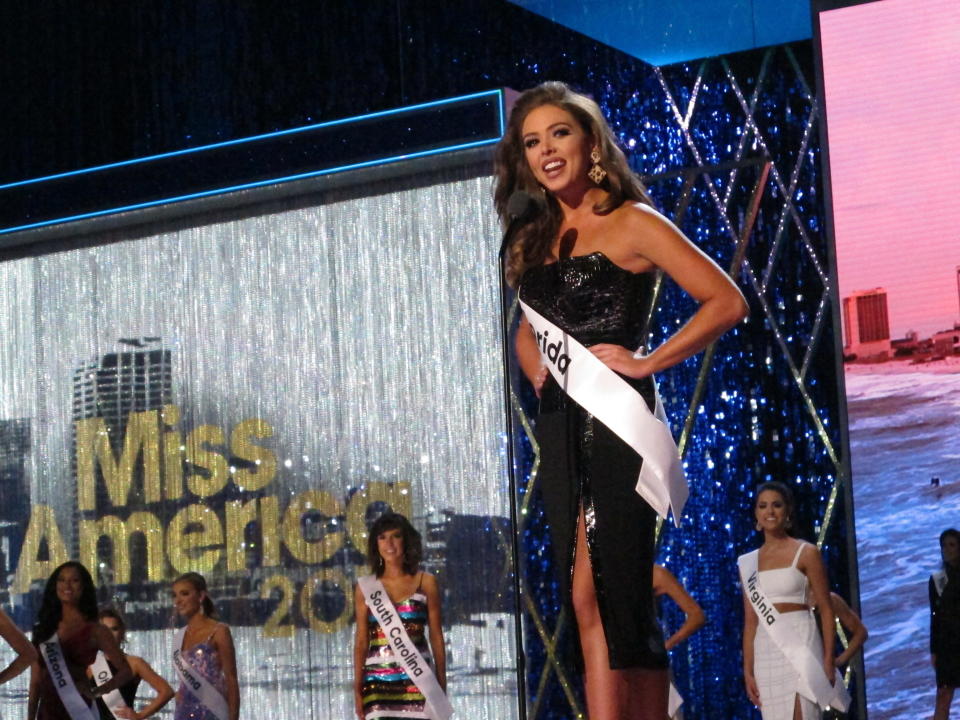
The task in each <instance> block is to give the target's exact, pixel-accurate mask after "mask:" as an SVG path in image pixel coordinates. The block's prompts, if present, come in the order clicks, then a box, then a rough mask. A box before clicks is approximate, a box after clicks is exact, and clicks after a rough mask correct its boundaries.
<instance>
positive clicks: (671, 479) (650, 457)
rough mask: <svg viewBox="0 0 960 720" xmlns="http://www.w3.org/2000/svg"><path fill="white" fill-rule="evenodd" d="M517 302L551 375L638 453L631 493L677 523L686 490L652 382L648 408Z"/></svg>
mask: <svg viewBox="0 0 960 720" xmlns="http://www.w3.org/2000/svg"><path fill="white" fill-rule="evenodd" d="M520 307H521V308H523V314H524V315H525V316H526V318H527V322H529V323H530V326H531V327H532V328H533V334H534V337H535V339H536V341H537V347H538V348H539V349H540V357H541V358H543V362H544V364H545V365H546V366H547V368H548V369H549V370H550V374H551V375H553V378H554V380H556V381H557V384H558V385H560V387H561V388H563V391H564V392H565V393H566V394H567V395H568V396H570V398H571V399H573V400H574V401H575V402H576V403H577V404H578V405H580V406H581V407H582V408H583V409H584V410H586V411H587V412H588V413H590V414H591V415H593V416H594V417H595V418H597V419H598V420H600V422H602V423H603V424H604V425H606V426H607V427H608V428H610V430H612V431H613V432H614V433H615V434H616V435H617V437H619V438H620V439H621V440H623V441H624V442H625V443H627V445H629V446H630V447H632V448H633V449H634V450H636V452H637V454H638V455H639V456H640V457H642V458H643V465H642V466H641V468H640V477H639V478H638V479H637V493H638V494H639V495H640V497H642V498H643V499H644V500H645V501H646V502H647V504H649V505H650V507H652V508H653V509H654V510H656V511H657V513H659V515H660V516H661V517H663V518H666V517H667V513H668V512H670V511H672V512H673V521H674V523H676V525H677V527H679V526H680V513H681V512H683V505H684V503H685V502H686V501H687V495H688V494H689V491H688V489H687V480H686V478H685V477H684V476H683V467H682V465H681V464H680V453H679V452H678V451H677V444H676V443H675V442H674V440H673V435H671V434H670V425H669V423H668V422H667V416H666V413H665V412H664V410H663V404H662V403H661V402H660V395H659V393H657V392H656V383H654V393H655V394H656V405H655V408H654V410H655V412H654V413H652V412H650V408H649V407H647V403H646V401H645V400H644V399H643V397H641V395H640V394H639V393H638V392H637V391H636V390H634V389H633V387H631V385H630V384H629V383H628V382H627V381H626V380H624V379H623V378H622V377H620V376H619V375H617V374H616V373H615V372H614V371H613V370H611V369H610V368H608V367H607V366H606V365H604V364H603V362H601V361H600V360H599V359H598V358H597V356H596V355H594V354H593V353H592V352H590V350H588V349H587V348H586V347H584V346H583V345H582V344H580V342H579V341H577V340H576V339H575V338H573V337H570V335H568V334H567V333H565V332H564V331H563V330H561V329H560V328H559V327H557V326H556V325H554V324H553V323H552V322H550V321H549V320H547V319H546V318H545V317H543V316H542V315H540V314H539V313H538V312H537V311H536V310H534V309H533V308H531V307H530V306H529V305H527V304H526V303H525V302H523V301H522V300H521V301H520ZM651 379H652V378H651Z"/></svg>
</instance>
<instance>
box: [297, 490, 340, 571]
mask: <svg viewBox="0 0 960 720" xmlns="http://www.w3.org/2000/svg"><path fill="white" fill-rule="evenodd" d="M313 512H316V513H319V514H320V515H322V516H324V517H327V518H337V517H339V516H340V515H342V514H343V508H342V506H341V505H340V503H339V502H338V501H337V500H336V498H334V497H333V496H332V495H331V494H330V493H327V492H324V491H323V490H307V491H306V492H302V493H300V494H299V495H297V496H296V497H295V498H294V499H293V500H292V501H291V502H290V504H289V505H288V506H287V511H286V512H285V513H284V515H283V528H282V533H283V542H284V544H285V545H286V546H287V550H289V551H290V554H291V555H293V556H294V557H295V558H296V559H297V560H299V561H300V562H302V563H306V564H308V565H316V564H318V563H322V562H323V561H324V560H327V559H329V558H330V556H331V555H333V554H334V553H335V552H336V551H337V550H339V549H340V548H341V547H343V530H342V529H341V528H340V527H339V526H337V528H336V530H333V531H331V532H322V533H320V532H318V533H317V535H319V536H320V537H318V538H316V539H307V538H306V537H305V536H304V527H303V516H304V515H306V514H308V513H313Z"/></svg>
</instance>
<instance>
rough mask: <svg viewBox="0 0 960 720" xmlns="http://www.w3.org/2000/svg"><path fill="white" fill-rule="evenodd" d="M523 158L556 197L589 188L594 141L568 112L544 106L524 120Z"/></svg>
mask: <svg viewBox="0 0 960 720" xmlns="http://www.w3.org/2000/svg"><path fill="white" fill-rule="evenodd" d="M521 133H522V138H523V148H524V154H525V156H526V159H527V164H528V165H529V166H530V171H531V172H532V173H533V176H534V178H536V180H537V182H538V183H540V184H541V185H542V186H543V187H544V188H546V189H547V190H549V191H550V192H553V193H562V192H564V191H565V190H568V189H577V188H579V187H584V188H586V187H589V186H590V180H589V178H588V177H587V170H588V169H589V168H590V151H591V149H592V146H593V139H592V138H591V137H590V136H589V135H588V134H587V132H586V131H585V130H584V129H583V127H581V125H580V123H578V122H577V120H576V118H574V116H573V115H572V114H570V113H569V112H568V111H566V110H564V109H563V108H561V107H557V106H556V105H541V106H539V107H536V108H534V109H533V110H531V111H530V112H529V113H527V116H526V117H525V118H524V119H523V126H522V129H521Z"/></svg>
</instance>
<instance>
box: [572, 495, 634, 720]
mask: <svg viewBox="0 0 960 720" xmlns="http://www.w3.org/2000/svg"><path fill="white" fill-rule="evenodd" d="M573 609H574V612H575V613H576V616H577V632H578V633H579V635H580V647H581V649H582V650H583V666H584V676H585V677H584V686H585V689H586V693H587V713H588V715H589V716H590V720H622V719H623V714H622V712H621V708H622V707H623V705H624V701H625V700H626V697H625V695H626V692H625V691H626V688H625V687H624V686H623V685H624V683H623V682H622V679H621V677H620V676H619V673H618V672H617V671H615V670H611V669H610V657H609V655H608V654H607V638H606V636H605V635H604V633H603V624H602V623H601V622H600V609H599V608H598V607H597V593H596V590H595V588H594V585H593V570H592V568H591V567H590V554H589V552H588V551H587V535H586V531H585V530H584V522H583V511H582V510H581V512H580V517H579V519H578V520H577V545H576V555H575V556H574V559H573Z"/></svg>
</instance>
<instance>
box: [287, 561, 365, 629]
mask: <svg viewBox="0 0 960 720" xmlns="http://www.w3.org/2000/svg"><path fill="white" fill-rule="evenodd" d="M328 584H329V585H335V586H336V587H338V588H340V592H341V593H342V594H343V599H344V603H343V612H341V613H340V614H339V615H338V616H337V617H335V618H334V619H333V620H321V619H320V618H318V617H317V613H316V611H315V610H314V606H313V598H314V596H315V595H316V594H317V591H318V590H320V589H321V588H322V587H323V586H324V585H328ZM300 614H301V615H303V617H305V618H306V619H307V622H308V623H310V628H311V629H312V630H314V631H315V632H321V633H335V632H337V631H338V630H340V629H342V628H345V627H346V626H347V623H349V622H350V618H352V617H353V592H352V588H351V585H350V581H349V580H347V577H346V575H344V574H343V571H342V570H341V569H340V568H322V569H321V570H319V571H317V572H316V573H314V574H313V575H311V576H310V579H309V580H307V582H306V583H305V584H304V586H303V588H302V589H301V590H300Z"/></svg>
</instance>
